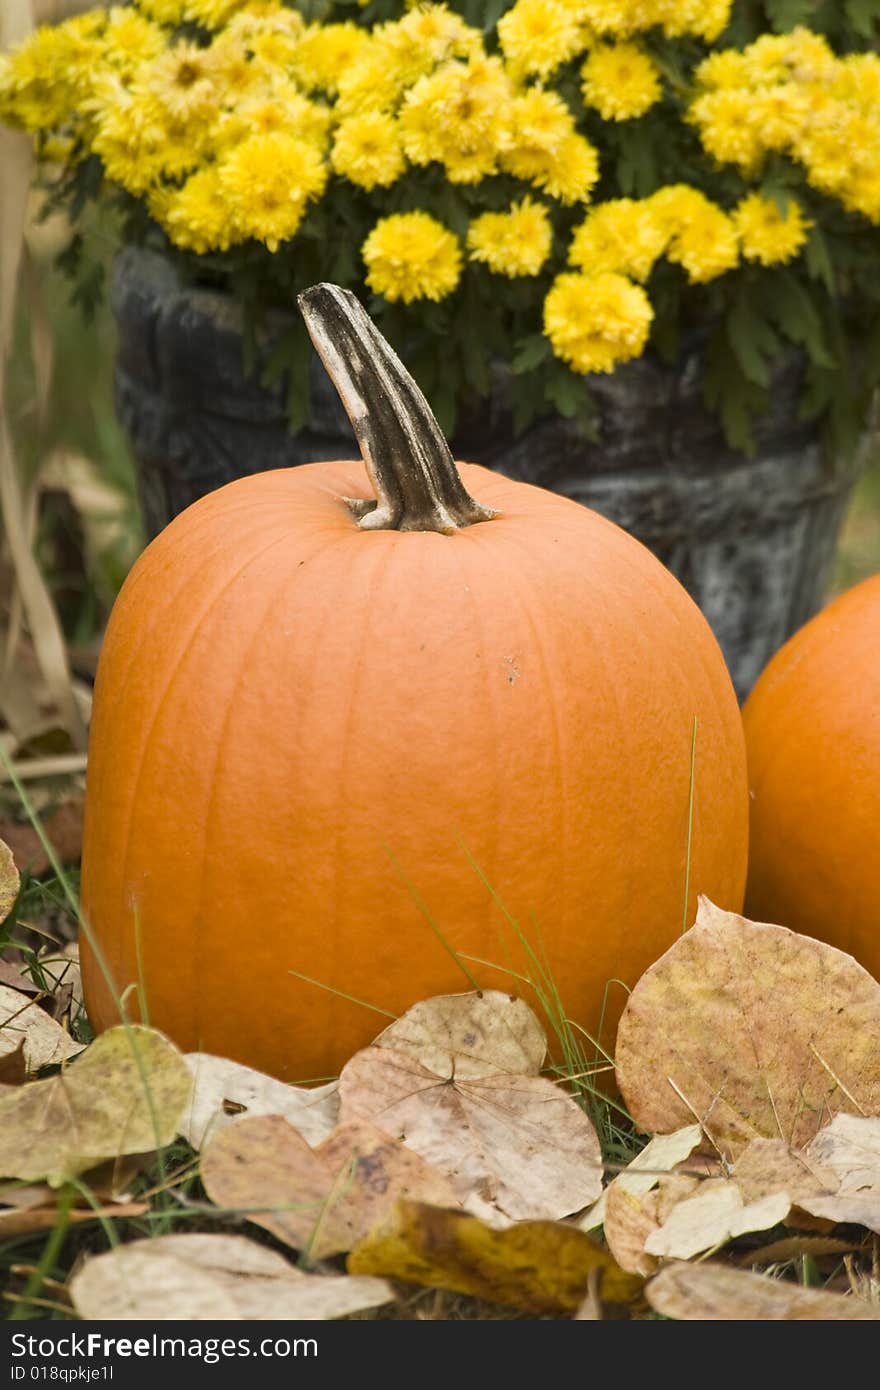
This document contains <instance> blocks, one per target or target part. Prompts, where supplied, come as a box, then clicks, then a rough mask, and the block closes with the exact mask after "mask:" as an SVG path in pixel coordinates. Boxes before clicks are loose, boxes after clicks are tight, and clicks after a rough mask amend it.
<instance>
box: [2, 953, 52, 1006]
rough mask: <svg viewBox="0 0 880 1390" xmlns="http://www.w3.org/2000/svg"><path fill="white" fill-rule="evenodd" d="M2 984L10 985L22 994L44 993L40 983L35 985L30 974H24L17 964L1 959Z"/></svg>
mask: <svg viewBox="0 0 880 1390" xmlns="http://www.w3.org/2000/svg"><path fill="white" fill-rule="evenodd" d="M0 985H8V986H9V988H10V989H17V990H18V991H19V992H20V993H21V994H29V995H31V996H32V997H33V995H35V994H42V990H41V989H40V986H39V985H35V984H34V982H33V980H32V979H31V977H30V975H24V974H23V973H22V971H21V970H19V968H18V966H17V965H13V964H12V963H11V962H10V961H8V960H0Z"/></svg>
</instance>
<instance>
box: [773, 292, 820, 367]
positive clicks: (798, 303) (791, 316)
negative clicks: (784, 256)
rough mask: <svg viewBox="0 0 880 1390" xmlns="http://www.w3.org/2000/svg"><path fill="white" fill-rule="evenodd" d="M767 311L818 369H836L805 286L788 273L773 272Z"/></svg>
mask: <svg viewBox="0 0 880 1390" xmlns="http://www.w3.org/2000/svg"><path fill="white" fill-rule="evenodd" d="M767 312H768V313H769V314H770V315H771V316H772V318H773V319H774V321H775V322H776V323H777V324H778V325H779V327H780V328H781V329H782V332H783V333H784V334H785V336H786V337H787V338H789V339H790V340H791V341H792V342H793V343H798V344H800V345H801V346H802V347H804V348H805V349H806V351H807V353H808V354H809V356H810V360H811V361H813V362H815V363H816V365H817V366H820V367H829V368H832V369H833V368H834V367H835V366H836V362H835V359H834V357H833V356H832V354H831V353H830V351H829V349H828V345H827V342H826V340H825V332H824V329H823V327H822V319H821V317H820V315H819V311H818V309H817V308H816V305H815V304H814V303H813V300H812V299H811V298H810V296H809V294H808V293H807V291H806V290H805V289H804V287H803V285H801V283H800V282H799V281H798V279H797V278H796V277H795V276H794V275H792V274H791V273H790V272H789V271H785V270H782V269H781V268H778V269H776V270H775V271H774V274H773V280H772V287H771V286H768V292H767Z"/></svg>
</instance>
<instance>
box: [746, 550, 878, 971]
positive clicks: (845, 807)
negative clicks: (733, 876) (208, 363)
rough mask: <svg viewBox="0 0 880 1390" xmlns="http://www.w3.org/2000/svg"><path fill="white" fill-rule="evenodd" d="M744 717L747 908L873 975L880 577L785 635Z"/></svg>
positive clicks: (875, 957) (875, 949)
mask: <svg viewBox="0 0 880 1390" xmlns="http://www.w3.org/2000/svg"><path fill="white" fill-rule="evenodd" d="M743 717H744V721H745V729H746V743H747V748H748V760H749V784H750V788H751V848H750V855H749V877H748V892H747V899H746V910H747V912H748V913H749V915H750V916H751V917H755V918H757V919H758V920H760V921H764V922H781V923H782V924H783V926H786V927H792V928H794V930H795V931H799V932H804V933H806V935H808V936H816V937H818V938H819V939H820V940H821V941H827V942H829V943H830V944H831V945H832V946H837V947H839V948H840V949H841V950H843V951H848V952H849V953H850V954H851V955H853V956H855V958H856V960H858V961H859V962H860V963H861V964H862V965H864V966H865V968H866V969H867V970H870V971H871V972H872V974H874V975H875V976H877V978H878V979H880V575H875V576H874V578H873V579H866V580H864V581H863V582H862V583H861V584H857V585H856V586H855V587H854V588H852V589H849V590H848V591H847V592H846V593H844V594H842V595H841V596H840V597H839V598H837V599H835V600H834V602H833V603H830V604H829V605H828V607H827V608H824V609H823V610H822V612H821V613H819V614H818V615H817V616H816V617H815V618H813V619H812V621H811V622H809V623H807V624H806V626H805V627H802V628H801V629H800V631H799V632H796V633H795V635H794V636H793V637H792V638H790V640H789V641H788V642H787V643H786V644H785V646H784V647H782V648H781V650H780V651H778V652H777V653H776V656H775V657H774V658H773V660H772V661H771V662H770V664H769V666H768V667H767V669H766V670H765V671H764V673H763V675H762V676H761V678H760V680H759V681H758V683H757V685H756V686H755V688H754V690H753V691H752V693H751V695H750V696H749V699H748V700H747V702H746V705H745V709H744V711H743Z"/></svg>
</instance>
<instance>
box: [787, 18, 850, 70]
mask: <svg viewBox="0 0 880 1390" xmlns="http://www.w3.org/2000/svg"><path fill="white" fill-rule="evenodd" d="M784 39H785V54H784V59H783V61H784V62H785V65H786V67H787V68H788V71H789V73H790V74H791V76H792V78H793V79H794V81H796V82H827V81H828V80H829V79H830V78H831V77H832V75H833V73H834V70H835V68H836V67H837V61H838V60H837V58H836V57H835V55H834V51H833V49H832V48H831V45H830V44H829V42H828V40H827V39H826V38H825V37H824V35H822V34H816V33H814V31H813V30H812V29H806V28H804V26H803V25H798V27H797V28H796V29H792V31H791V33H789V34H785V35H784Z"/></svg>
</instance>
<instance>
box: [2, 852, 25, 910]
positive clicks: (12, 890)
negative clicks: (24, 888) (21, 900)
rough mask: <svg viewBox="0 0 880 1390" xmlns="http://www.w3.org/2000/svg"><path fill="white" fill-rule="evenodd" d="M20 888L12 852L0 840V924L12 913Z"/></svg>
mask: <svg viewBox="0 0 880 1390" xmlns="http://www.w3.org/2000/svg"><path fill="white" fill-rule="evenodd" d="M20 887H21V879H20V878H19V874H18V869H17V868H16V865H15V859H14V858H13V854H12V850H11V849H10V848H9V845H7V843H6V841H5V840H0V922H5V921H6V918H7V917H8V916H9V914H10V912H11V911H12V908H13V904H14V903H15V900H16V898H17V897H18V890H19V888H20Z"/></svg>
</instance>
